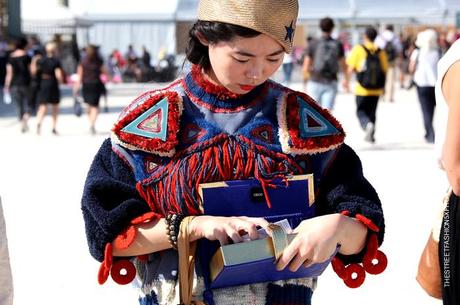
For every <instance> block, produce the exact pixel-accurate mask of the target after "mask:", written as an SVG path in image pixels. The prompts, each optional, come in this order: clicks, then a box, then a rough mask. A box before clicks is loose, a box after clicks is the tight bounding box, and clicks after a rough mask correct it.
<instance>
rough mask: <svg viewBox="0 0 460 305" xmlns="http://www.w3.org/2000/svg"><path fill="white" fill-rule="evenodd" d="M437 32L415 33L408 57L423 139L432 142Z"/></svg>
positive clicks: (438, 54) (430, 30)
mask: <svg viewBox="0 0 460 305" xmlns="http://www.w3.org/2000/svg"><path fill="white" fill-rule="evenodd" d="M437 36H438V35H437V33H436V31H435V30H433V29H427V30H424V31H422V32H420V33H418V35H417V39H416V41H415V45H416V46H417V49H415V50H414V51H413V52H412V54H411V57H410V64H409V72H410V73H411V74H413V81H414V84H415V85H416V86H417V95H418V100H419V102H420V106H421V109H422V115H423V124H424V127H425V141H426V142H428V143H434V138H435V133H434V128H433V116H434V110H435V107H436V97H435V92H434V87H435V84H436V78H437V71H438V70H437V64H438V61H439V58H440V54H441V51H440V49H439V46H438V42H437V41H438V38H437Z"/></svg>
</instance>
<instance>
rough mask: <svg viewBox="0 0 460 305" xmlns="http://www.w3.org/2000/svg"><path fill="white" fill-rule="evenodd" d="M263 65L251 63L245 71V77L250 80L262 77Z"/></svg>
mask: <svg viewBox="0 0 460 305" xmlns="http://www.w3.org/2000/svg"><path fill="white" fill-rule="evenodd" d="M262 74H263V67H262V66H259V65H253V66H251V67H250V68H249V69H248V70H247V71H246V77H247V78H249V79H251V80H256V79H260V78H262Z"/></svg>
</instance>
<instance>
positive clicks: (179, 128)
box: [82, 0, 386, 304]
mask: <svg viewBox="0 0 460 305" xmlns="http://www.w3.org/2000/svg"><path fill="white" fill-rule="evenodd" d="M297 13H298V3H297V0H282V1H279V0H276V1H274V0H257V1H255V0H254V1H251V0H200V3H199V10H198V19H199V20H198V21H197V22H196V23H195V24H194V25H193V27H192V29H191V30H190V40H189V44H188V49H187V59H188V60H189V61H190V62H191V63H192V64H193V67H192V69H191V71H190V72H189V73H188V74H187V75H185V76H184V77H183V78H180V79H178V80H176V81H174V82H173V83H172V84H170V85H169V86H167V87H166V88H163V89H160V90H153V91H149V92H147V93H145V94H143V95H141V96H140V97H138V98H137V99H135V100H134V101H133V102H132V103H131V104H130V105H129V106H128V107H126V109H125V110H124V111H123V112H122V113H121V115H120V118H119V120H118V122H116V123H115V125H114V127H113V130H112V131H113V132H112V137H111V139H107V140H106V141H105V142H104V143H103V144H102V146H101V148H100V150H99V152H98V153H97V155H96V157H95V159H94V161H93V164H92V165H91V169H90V171H89V173H88V177H87V180H86V184H85V188H84V193H83V199H82V209H83V216H84V219H85V222H86V232H87V239H88V243H89V248H90V252H91V254H92V255H93V256H94V258H96V259H97V260H99V261H101V262H102V263H101V267H100V269H99V282H100V283H103V282H105V281H106V280H107V278H108V277H109V274H110V275H111V277H112V279H114V280H115V281H116V282H118V283H120V284H126V283H128V282H131V281H133V280H134V279H135V278H136V279H137V280H136V281H135V283H136V284H135V285H136V286H138V287H139V290H140V303H141V304H178V303H184V304H190V303H191V302H195V303H198V302H205V303H207V304H310V303H311V295H312V291H313V289H314V287H315V286H316V278H315V277H307V278H305V277H303V278H294V279H293V277H295V276H294V275H292V274H291V277H289V276H286V277H284V278H283V279H282V280H279V281H275V282H262V283H253V282H252V283H249V282H248V283H247V284H245V280H246V278H245V276H244V275H237V276H239V277H241V285H239V286H232V287H224V288H219V289H213V288H212V287H211V286H212V283H211V284H210V280H209V277H208V276H207V266H208V263H209V262H206V261H203V260H201V258H200V259H198V260H197V262H196V264H195V265H193V263H191V261H190V260H189V254H191V253H193V249H194V248H193V245H194V241H196V240H201V241H203V240H211V241H217V242H219V243H220V244H222V245H225V244H228V243H229V242H233V243H238V242H242V241H243V237H242V235H244V234H246V235H248V236H249V238H250V239H257V238H258V237H259V233H258V231H257V228H258V227H262V228H267V227H272V226H269V223H268V221H267V220H265V219H264V218H263V217H246V216H248V213H249V212H247V213H246V211H247V210H246V209H247V208H248V206H247V205H244V202H242V203H241V204H240V206H239V207H237V208H236V210H235V211H234V212H235V213H234V216H233V217H223V216H222V217H221V216H209V215H203V212H202V211H203V210H202V207H201V206H200V201H201V200H200V195H199V186H200V184H202V183H208V182H216V181H228V180H248V179H253V181H254V179H255V180H257V181H258V182H259V183H260V186H261V188H260V189H262V190H263V193H264V195H265V201H266V204H267V205H269V206H270V204H271V206H274V205H276V207H277V208H278V207H279V204H280V202H270V198H269V197H270V196H269V195H270V189H271V188H272V187H274V184H275V182H274V181H276V180H279V179H281V180H284V181H286V179H287V178H288V177H291V176H293V175H301V174H309V173H310V174H313V175H314V183H315V191H314V193H315V196H316V201H315V205H316V216H317V217H314V218H310V219H305V218H306V217H305V218H302V217H297V218H295V217H291V216H289V215H288V216H286V218H288V220H289V222H290V223H291V225H293V226H294V227H295V228H294V232H295V233H297V236H296V237H295V238H294V240H293V241H292V242H291V243H290V244H289V245H288V246H287V247H285V248H284V251H283V252H282V254H281V255H280V256H279V259H278V261H277V264H276V269H277V270H278V271H277V270H275V268H274V272H284V271H286V270H290V271H293V272H298V271H300V270H302V268H305V267H308V266H310V265H312V264H316V263H320V262H324V261H327V260H328V259H329V258H330V257H331V256H333V255H334V253H335V252H336V251H337V249H338V252H339V253H338V255H337V256H336V257H335V258H334V259H333V266H334V269H335V270H336V272H337V273H338V274H339V276H340V277H341V278H342V279H344V281H345V283H346V284H347V285H348V286H350V287H357V286H359V285H361V284H362V282H363V281H364V276H365V272H366V271H368V272H370V273H373V274H377V273H380V272H382V271H383V269H384V268H385V262H386V261H385V257H384V254H383V253H382V252H380V251H378V250H377V248H378V244H380V243H381V242H382V240H383V231H384V219H383V213H382V209H381V203H380V200H379V198H378V195H377V193H376V192H375V190H374V188H373V187H372V186H371V185H370V184H369V182H368V181H367V180H366V179H365V178H364V176H363V173H362V168H361V163H360V160H359V158H358V156H357V155H356V154H355V153H354V152H353V150H352V149H351V148H350V147H349V146H347V145H346V144H344V143H343V141H344V137H345V134H344V131H343V129H342V127H341V125H340V124H339V123H338V122H337V120H336V119H335V118H333V117H332V116H331V115H330V114H329V112H327V111H325V110H323V109H322V108H321V107H320V106H318V105H317V104H316V103H315V102H314V101H313V100H312V99H311V98H310V97H309V96H307V95H305V94H303V93H300V92H296V91H293V90H291V89H289V88H286V87H283V86H281V85H280V84H278V83H276V82H274V81H271V80H269V78H270V77H271V76H272V75H273V74H274V73H275V72H276V71H277V70H278V68H279V67H280V65H281V64H282V62H283V56H284V53H289V52H291V50H292V41H293V36H294V32H295V26H296V19H297ZM283 185H284V184H283ZM288 189H289V188H288ZM267 195H268V196H267ZM287 196H289V194H287ZM244 199H245V198H243V199H242V201H245V200H244ZM216 204H217V205H219V203H216ZM281 204H282V205H284V206H289V205H287V204H285V203H281ZM265 208H266V206H265V205H264V206H263V207H261V208H260V209H265ZM256 210H257V209H256ZM266 210H269V209H268V208H267V209H266ZM245 213H246V214H245ZM298 214H299V213H297V215H298ZM238 215H242V216H238ZM251 215H252V214H251ZM262 216H263V215H262ZM299 218H300V219H299ZM205 254H206V253H205ZM376 261H378V263H376ZM361 263H362V265H361ZM193 267H194V268H193ZM264 272H266V270H261V272H260V275H262V274H263V273H264ZM255 273H256V275H257V274H258V273H257V272H255ZM295 274H297V273H295ZM191 279H192V280H193V282H189V280H191ZM179 292H180V293H179Z"/></svg>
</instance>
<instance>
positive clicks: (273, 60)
mask: <svg viewBox="0 0 460 305" xmlns="http://www.w3.org/2000/svg"><path fill="white" fill-rule="evenodd" d="M234 59H235V60H236V61H237V62H239V63H242V64H244V63H247V62H248V61H249V59H247V60H241V59H236V58H234ZM267 61H269V62H272V63H275V62H278V61H279V59H269V58H267Z"/></svg>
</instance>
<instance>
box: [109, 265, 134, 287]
mask: <svg viewBox="0 0 460 305" xmlns="http://www.w3.org/2000/svg"><path fill="white" fill-rule="evenodd" d="M122 270H124V274H123V273H121V271H122ZM110 275H111V277H112V279H113V281H114V282H115V283H117V284H119V285H126V284H129V283H131V282H132V281H133V280H134V278H135V277H136V267H134V264H133V263H131V262H130V261H129V260H127V259H121V260H118V261H116V262H115V263H114V264H113V266H112V270H111V271H110Z"/></svg>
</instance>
